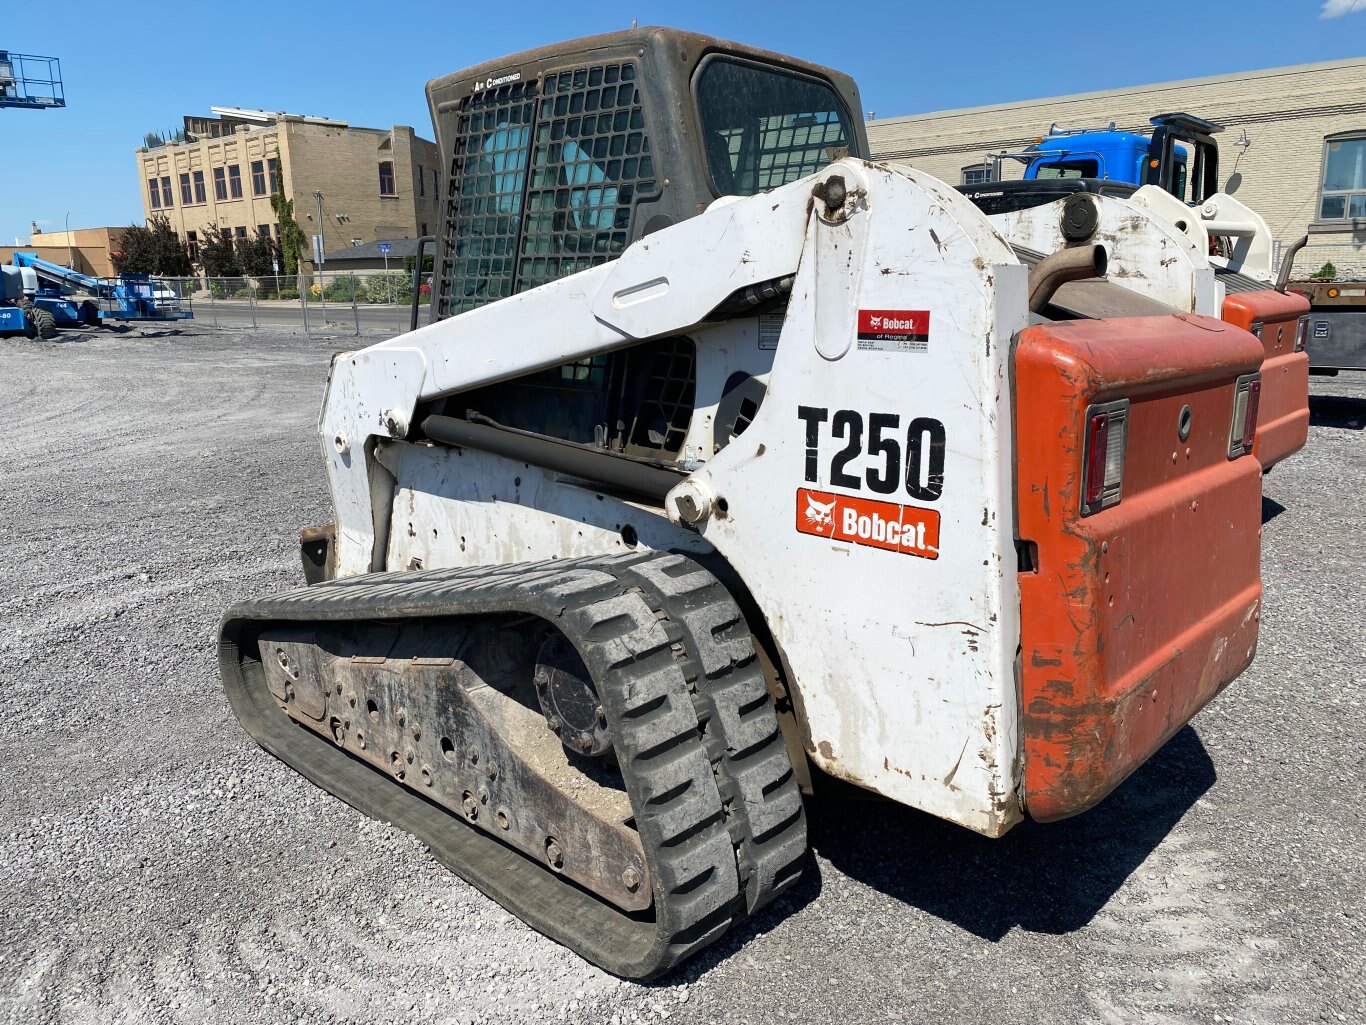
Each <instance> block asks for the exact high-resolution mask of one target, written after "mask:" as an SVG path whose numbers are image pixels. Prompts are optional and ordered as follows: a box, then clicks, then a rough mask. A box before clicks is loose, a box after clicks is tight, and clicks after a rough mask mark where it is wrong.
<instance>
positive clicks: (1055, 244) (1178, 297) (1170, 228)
mask: <svg viewBox="0 0 1366 1025" xmlns="http://www.w3.org/2000/svg"><path fill="white" fill-rule="evenodd" d="M1162 195H1164V196H1167V197H1168V198H1169V199H1172V201H1173V202H1177V203H1178V205H1179V206H1181V208H1182V209H1183V210H1185V206H1184V204H1180V203H1179V202H1178V201H1177V200H1176V199H1175V198H1174V197H1172V196H1170V195H1169V194H1168V193H1166V192H1164V193H1162ZM1090 198H1091V199H1092V200H1093V201H1094V202H1095V205H1096V210H1097V214H1098V218H1097V225H1096V231H1095V235H1094V236H1093V237H1092V239H1091V240H1090V242H1091V243H1093V244H1097V245H1103V246H1104V247H1105V255H1106V257H1107V259H1108V262H1109V266H1108V271H1107V277H1108V279H1109V280H1110V281H1113V282H1115V283H1116V284H1120V285H1123V286H1124V287H1125V288H1127V289H1129V290H1131V291H1133V292H1137V293H1138V294H1140V295H1144V296H1147V297H1148V298H1149V299H1154V300H1156V301H1157V302H1160V303H1166V304H1167V305H1168V306H1171V307H1172V308H1174V309H1176V310H1179V311H1180V312H1182V313H1201V314H1204V315H1205V316H1208V317H1218V316H1219V313H1220V308H1221V306H1222V305H1223V296H1222V295H1221V294H1220V292H1221V290H1220V289H1219V288H1218V286H1217V284H1216V282H1215V275H1214V270H1213V267H1212V266H1211V264H1210V261H1209V258H1208V257H1207V256H1206V255H1205V253H1206V250H1203V249H1200V248H1199V247H1198V246H1197V245H1196V243H1195V242H1194V241H1192V239H1191V238H1190V237H1189V236H1188V235H1187V234H1186V233H1185V232H1183V231H1181V230H1180V229H1179V228H1177V227H1176V226H1175V225H1174V224H1173V223H1172V222H1171V221H1170V220H1169V219H1168V218H1167V216H1166V215H1165V213H1159V212H1154V211H1152V210H1149V209H1148V208H1147V207H1144V206H1141V205H1138V204H1136V203H1133V202H1130V201H1129V200H1125V199H1118V198H1116V197H1114V196H1092V197H1090ZM1065 202H1066V201H1065V200H1058V201H1056V202H1053V203H1045V204H1044V205H1042V206H1034V207H1030V208H1029V209H1027V210H1012V211H1009V212H1007V213H1002V214H993V215H992V216H991V218H990V220H991V223H992V224H993V225H995V227H996V230H997V231H999V232H1000V233H1001V234H1002V235H1004V236H1005V237H1006V238H1007V239H1009V240H1010V242H1011V244H1012V245H1017V246H1023V247H1024V248H1026V249H1033V250H1034V251H1035V252H1038V253H1043V254H1045V255H1046V254H1048V253H1053V252H1056V251H1057V250H1059V249H1064V248H1066V247H1067V246H1068V244H1069V243H1068V242H1067V240H1066V239H1065V238H1064V237H1063V234H1062V212H1063V204H1064V203H1065ZM1187 213H1189V211H1187Z"/></svg>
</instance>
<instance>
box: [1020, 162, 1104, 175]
mask: <svg viewBox="0 0 1366 1025" xmlns="http://www.w3.org/2000/svg"><path fill="white" fill-rule="evenodd" d="M1034 177H1036V178H1098V177H1100V168H1099V167H1097V166H1096V162H1095V161H1094V160H1063V161H1059V162H1058V163H1056V164H1043V165H1041V166H1040V167H1039V168H1038V169H1037V170H1036V171H1035V172H1034Z"/></svg>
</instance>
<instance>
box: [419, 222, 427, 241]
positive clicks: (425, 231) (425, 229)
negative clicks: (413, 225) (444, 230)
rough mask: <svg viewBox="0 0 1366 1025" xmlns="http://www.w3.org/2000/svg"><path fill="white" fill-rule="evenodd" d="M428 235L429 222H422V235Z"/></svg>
mask: <svg viewBox="0 0 1366 1025" xmlns="http://www.w3.org/2000/svg"><path fill="white" fill-rule="evenodd" d="M426 234H427V222H426V221H423V222H422V235H426ZM419 237H421V236H419Z"/></svg>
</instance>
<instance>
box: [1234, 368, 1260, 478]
mask: <svg viewBox="0 0 1366 1025" xmlns="http://www.w3.org/2000/svg"><path fill="white" fill-rule="evenodd" d="M1261 398H1262V375H1261V374H1244V375H1243V376H1242V377H1240V378H1238V386H1237V390H1236V391H1234V393H1233V422H1232V423H1230V424H1229V429H1228V457H1229V458H1230V459H1236V458H1238V456H1245V455H1247V454H1248V453H1250V452H1251V451H1252V445H1253V442H1255V441H1256V440H1257V406H1258V404H1259V403H1260V402H1261Z"/></svg>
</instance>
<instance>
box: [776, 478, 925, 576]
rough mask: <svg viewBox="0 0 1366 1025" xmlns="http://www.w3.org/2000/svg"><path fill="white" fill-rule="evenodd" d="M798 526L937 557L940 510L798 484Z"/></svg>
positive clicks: (819, 534)
mask: <svg viewBox="0 0 1366 1025" xmlns="http://www.w3.org/2000/svg"><path fill="white" fill-rule="evenodd" d="M797 530H798V532H800V533H802V534H813V535H815V536H816V537H828V538H830V539H831V540H832V541H842V542H846V543H848V544H855V545H865V546H867V547H869V548H881V549H884V550H885V551H889V552H903V553H905V554H906V555H918V556H920V558H922V559H937V558H939V513H938V512H937V511H936V510H934V509H920V508H917V507H916V506H913V505H897V504H896V503H895V502H878V501H874V500H872V499H868V498H855V497H853V496H851V495H832V494H828V493H826V492H824V491H812V490H811V489H810V488H798V489H797Z"/></svg>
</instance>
